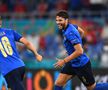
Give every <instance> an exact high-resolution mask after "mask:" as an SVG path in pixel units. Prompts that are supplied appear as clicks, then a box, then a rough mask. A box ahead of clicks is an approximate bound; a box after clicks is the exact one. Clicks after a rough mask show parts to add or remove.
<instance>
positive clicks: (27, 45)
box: [20, 37, 42, 61]
mask: <svg viewBox="0 0 108 90" xmlns="http://www.w3.org/2000/svg"><path fill="white" fill-rule="evenodd" d="M20 42H21V43H23V44H24V45H25V46H26V47H27V48H28V49H29V50H30V51H32V52H33V53H34V55H35V57H36V59H37V60H38V61H42V56H41V55H40V54H38V53H37V51H36V48H35V47H34V46H33V44H32V43H31V42H29V41H28V40H27V39H26V38H24V37H22V38H21V39H20Z"/></svg>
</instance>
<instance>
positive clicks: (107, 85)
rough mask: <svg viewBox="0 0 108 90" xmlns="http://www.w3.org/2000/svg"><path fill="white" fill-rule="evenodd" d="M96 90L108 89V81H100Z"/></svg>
mask: <svg viewBox="0 0 108 90" xmlns="http://www.w3.org/2000/svg"><path fill="white" fill-rule="evenodd" d="M94 90H108V83H98V84H96V87H95V89H94Z"/></svg>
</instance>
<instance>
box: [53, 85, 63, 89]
mask: <svg viewBox="0 0 108 90" xmlns="http://www.w3.org/2000/svg"><path fill="white" fill-rule="evenodd" d="M54 90H62V86H57V85H55V87H54Z"/></svg>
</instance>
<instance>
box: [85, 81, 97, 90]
mask: <svg viewBox="0 0 108 90" xmlns="http://www.w3.org/2000/svg"><path fill="white" fill-rule="evenodd" d="M95 86H96V83H94V84H92V85H90V86H88V87H87V90H94V88H95Z"/></svg>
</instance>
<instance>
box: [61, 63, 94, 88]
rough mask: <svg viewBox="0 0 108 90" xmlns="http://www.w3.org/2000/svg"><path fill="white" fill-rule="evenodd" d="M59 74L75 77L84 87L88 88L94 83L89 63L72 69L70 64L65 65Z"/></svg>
mask: <svg viewBox="0 0 108 90" xmlns="http://www.w3.org/2000/svg"><path fill="white" fill-rule="evenodd" d="M61 73H63V74H68V75H73V76H75V75H76V76H77V77H78V78H79V79H80V80H81V81H82V82H83V84H84V85H85V86H90V85H92V84H94V83H95V79H94V77H93V73H92V69H91V63H90V61H89V62H88V63H87V64H85V65H84V66H82V67H72V65H71V63H70V62H69V63H66V64H65V66H64V67H63V68H62V70H61Z"/></svg>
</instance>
